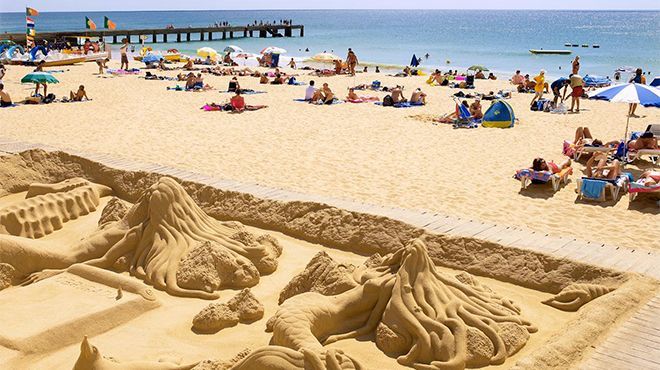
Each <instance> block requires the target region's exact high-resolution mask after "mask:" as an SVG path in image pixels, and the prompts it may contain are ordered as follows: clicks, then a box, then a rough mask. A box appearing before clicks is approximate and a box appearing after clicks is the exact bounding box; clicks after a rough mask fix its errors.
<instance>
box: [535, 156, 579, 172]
mask: <svg viewBox="0 0 660 370" xmlns="http://www.w3.org/2000/svg"><path fill="white" fill-rule="evenodd" d="M571 163H572V162H571V160H570V159H567V160H566V161H564V162H562V163H560V164H557V163H555V162H546V161H545V159H543V158H534V160H533V161H532V170H533V171H537V172H539V171H549V172H552V173H553V174H554V173H560V172H561V171H562V170H563V169H565V168H569V167H571Z"/></svg>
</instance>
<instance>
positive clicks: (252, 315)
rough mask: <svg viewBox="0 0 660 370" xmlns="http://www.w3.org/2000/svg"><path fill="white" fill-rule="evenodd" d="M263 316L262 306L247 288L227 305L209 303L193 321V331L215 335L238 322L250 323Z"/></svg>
mask: <svg viewBox="0 0 660 370" xmlns="http://www.w3.org/2000/svg"><path fill="white" fill-rule="evenodd" d="M263 316H264V306H263V305H262V304H261V302H259V300H257V297H255V296H254V295H253V294H252V292H250V289H249V288H245V289H243V290H242V291H240V292H239V293H238V294H237V295H236V296H234V298H232V299H231V300H229V302H227V303H219V304H218V303H211V304H210V305H208V306H207V307H206V308H204V309H203V310H202V311H201V312H200V313H198V314H197V315H196V316H195V318H194V319H193V329H194V330H195V331H197V332H200V333H215V332H218V331H220V330H222V329H224V328H228V327H230V326H235V325H237V324H238V323H239V322H242V323H250V322H253V321H256V320H259V319H261V318H262V317H263Z"/></svg>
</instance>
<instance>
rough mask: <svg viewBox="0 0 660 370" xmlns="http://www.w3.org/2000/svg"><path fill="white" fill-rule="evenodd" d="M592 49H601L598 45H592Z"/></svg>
mask: <svg viewBox="0 0 660 370" xmlns="http://www.w3.org/2000/svg"><path fill="white" fill-rule="evenodd" d="M591 47H593V48H594V49H598V48H599V47H600V45H598V44H593V45H591Z"/></svg>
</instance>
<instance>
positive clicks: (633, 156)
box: [626, 149, 660, 164]
mask: <svg viewBox="0 0 660 370" xmlns="http://www.w3.org/2000/svg"><path fill="white" fill-rule="evenodd" d="M647 156H648V157H649V159H650V160H651V162H653V164H656V163H658V158H660V149H640V150H629V151H628V153H627V157H626V160H627V162H629V163H630V162H633V161H635V160H637V159H640V158H642V157H647Z"/></svg>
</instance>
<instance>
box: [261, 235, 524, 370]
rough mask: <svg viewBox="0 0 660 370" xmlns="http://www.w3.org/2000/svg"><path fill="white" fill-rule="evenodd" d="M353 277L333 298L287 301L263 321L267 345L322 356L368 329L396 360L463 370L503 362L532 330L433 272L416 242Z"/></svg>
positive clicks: (481, 295) (505, 308)
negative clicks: (352, 285)
mask: <svg viewBox="0 0 660 370" xmlns="http://www.w3.org/2000/svg"><path fill="white" fill-rule="evenodd" d="M354 277H355V279H356V281H357V282H358V283H359V285H358V286H356V287H355V288H352V289H350V290H348V291H346V292H344V293H341V294H339V295H335V296H324V295H321V294H318V293H312V292H308V293H303V294H300V295H296V296H293V297H291V298H290V299H288V300H286V301H285V302H284V304H283V305H282V306H281V307H280V309H279V310H278V311H277V313H276V314H275V316H273V317H272V318H271V319H270V320H269V321H268V324H267V327H268V330H271V331H272V332H273V338H272V340H271V344H274V345H279V346H284V347H288V348H292V349H296V350H301V351H311V352H313V353H320V354H323V353H325V348H324V347H323V345H326V344H329V343H333V342H335V341H338V340H341V339H346V338H355V337H360V336H363V335H366V334H369V333H373V332H375V334H376V345H377V346H378V348H380V349H381V350H382V351H383V352H385V353H386V354H388V355H390V356H395V357H397V361H398V362H399V363H400V364H402V365H406V366H412V367H416V368H426V369H462V368H464V367H480V366H486V365H497V364H502V363H503V362H504V361H505V360H506V358H507V357H508V356H511V355H512V354H514V353H516V352H517V351H518V350H519V349H520V348H522V347H523V346H524V345H525V343H526V342H527V339H528V338H529V333H534V332H536V330H537V329H536V328H535V327H534V326H533V325H531V323H529V322H528V321H526V320H525V319H523V318H522V317H521V316H520V309H519V308H518V307H517V306H516V305H514V304H513V302H511V301H509V300H507V299H505V298H503V297H500V296H498V295H497V294H495V293H493V292H492V291H491V290H490V289H488V288H486V287H484V286H481V285H480V284H478V283H476V282H475V281H474V280H473V279H471V277H470V276H469V275H459V277H453V276H449V275H446V274H443V273H441V272H439V271H437V270H436V269H435V267H434V265H433V263H432V262H431V260H430V258H429V256H428V252H427V250H426V246H425V245H424V243H423V242H421V241H420V240H415V241H413V242H411V243H409V244H408V245H407V246H406V247H405V248H402V249H401V250H399V251H397V252H395V253H393V254H390V255H388V256H386V257H384V258H383V260H382V261H381V262H380V263H377V264H375V265H374V266H373V267H367V266H364V267H362V268H361V269H358V270H356V271H355V274H354Z"/></svg>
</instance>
